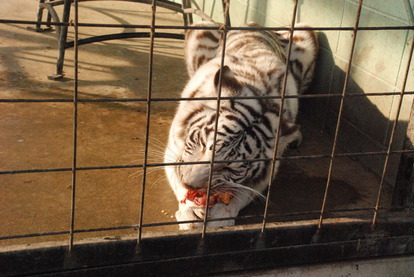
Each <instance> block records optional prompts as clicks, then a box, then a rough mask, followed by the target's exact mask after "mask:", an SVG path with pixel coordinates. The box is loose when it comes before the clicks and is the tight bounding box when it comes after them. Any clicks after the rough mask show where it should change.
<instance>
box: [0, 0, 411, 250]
mask: <svg viewBox="0 0 414 277" xmlns="http://www.w3.org/2000/svg"><path fill="white" fill-rule="evenodd" d="M80 2H87V1H78V0H73V1H70V0H64V1H44V0H40V1H39V5H40V7H39V14H40V16H39V15H38V20H37V21H36V20H33V21H30V20H11V19H7V18H2V19H0V24H2V25H3V26H7V24H12V25H13V26H27V25H32V26H36V28H37V30H40V29H41V28H42V27H43V26H46V27H54V28H56V30H57V31H58V37H57V40H58V42H59V57H58V62H57V63H56V66H57V69H56V73H55V74H53V75H52V77H51V79H59V78H64V75H63V71H62V70H63V67H64V66H65V67H67V68H71V70H73V73H72V74H73V75H72V76H73V80H71V83H72V84H73V88H72V92H71V96H69V94H66V95H65V96H64V97H60V96H57V97H55V96H53V97H47V96H46V97H41V98H37V97H34V98H30V97H22V98H17V97H13V96H11V97H1V98H0V103H1V104H2V105H3V106H5V105H11V104H17V105H42V104H50V103H51V104H57V103H59V104H60V103H62V104H67V105H71V108H70V110H71V112H72V116H71V118H72V127H71V128H70V130H71V132H70V136H71V139H70V142H71V146H70V151H71V155H70V156H71V165H70V166H63V167H54V166H48V167H37V166H33V167H27V168H19V167H3V168H0V176H2V177H3V178H8V177H10V176H17V175H24V174H51V173H65V174H68V175H67V176H69V175H70V179H71V181H70V184H68V188H69V190H70V209H66V210H67V211H68V213H69V216H68V215H66V217H65V218H68V219H69V228H67V229H61V230H57V231H49V232H27V233H22V234H13V233H2V235H0V241H12V242H14V241H19V239H24V238H39V237H42V238H46V240H47V237H51V236H57V235H64V236H65V237H69V242H68V249H69V251H72V249H73V248H74V246H75V244H76V239H75V236H76V235H77V234H93V235H94V236H95V235H96V234H100V233H105V232H107V231H120V232H121V234H122V231H123V230H128V231H131V233H132V234H135V235H134V237H135V238H136V241H137V242H138V245H140V244H145V240H146V239H145V238H143V234H144V233H145V230H146V229H147V230H153V229H152V228H157V227H164V226H172V227H173V228H177V226H178V224H180V223H181V224H182V223H201V224H202V226H203V228H202V229H201V230H200V231H196V233H197V234H201V237H202V239H203V240H208V239H207V238H208V237H209V233H210V235H211V236H215V234H216V231H211V232H210V231H209V230H210V229H209V228H207V227H208V222H211V221H214V220H216V221H220V220H223V219H209V217H208V214H209V211H210V210H209V207H208V205H206V206H205V207H204V209H205V211H204V214H205V217H204V218H202V219H200V220H196V221H188V222H177V221H175V220H164V221H163V220H159V221H157V222H155V221H151V220H148V219H146V213H147V212H148V210H147V208H146V205H147V201H151V200H148V197H149V196H148V193H149V192H148V191H149V187H150V186H151V184H149V182H148V176H149V174H150V173H151V170H153V169H163V168H164V167H168V166H181V165H191V164H194V165H197V164H204V165H209V166H210V173H209V176H210V177H209V181H208V187H207V192H206V193H207V199H209V197H210V194H211V186H212V176H213V174H214V168H215V165H217V164H224V163H229V162H250V163H255V162H266V163H271V164H272V165H273V166H271V168H272V173H271V174H270V176H271V177H270V178H269V180H268V187H267V195H266V201H265V203H262V204H263V207H262V208H263V209H262V208H260V209H259V210H260V211H259V212H257V211H256V212H255V213H253V214H242V215H239V216H237V217H236V218H224V219H236V220H238V221H239V222H243V220H246V221H247V222H248V221H249V220H250V219H252V218H254V219H255V222H256V223H258V222H260V227H259V229H260V233H261V234H266V233H267V232H273V231H272V230H273V228H274V225H273V224H270V223H274V222H280V221H283V219H284V218H289V217H292V218H294V219H309V218H312V219H315V220H316V221H315V222H316V223H314V226H316V228H315V229H312V232H313V236H312V241H313V242H317V241H319V240H320V239H321V238H320V236H321V232H322V230H323V227H324V224H325V220H327V221H328V222H329V224H331V221H330V219H331V218H335V217H336V216H335V214H338V215H339V216H342V215H345V214H346V215H349V214H350V215H351V216H350V217H351V218H352V217H353V216H352V215H354V214H355V215H359V214H361V212H363V213H364V215H365V216H366V217H364V218H365V220H367V221H369V222H370V223H369V225H371V226H372V228H375V226H376V225H377V224H378V217H379V216H380V215H381V214H383V215H389V214H391V213H390V211H391V210H392V208H394V209H395V208H396V207H391V206H392V205H391V203H390V202H389V201H388V202H387V203H385V204H384V203H383V202H384V201H383V194H384V190H385V188H384V187H385V186H386V183H387V174H388V171H390V168H389V167H390V163H391V162H393V161H395V160H392V159H391V158H390V157H397V156H398V157H399V156H400V155H410V154H412V153H413V152H414V150H410V149H406V148H398V149H397V148H396V147H394V144H395V140H396V136H397V128H398V124H399V123H400V122H401V120H400V113H401V110H402V109H403V103H404V99H408V98H407V97H410V96H411V95H412V94H413V93H414V92H413V91H410V90H409V89H407V83H408V82H409V80H410V72H411V71H412V61H411V60H412V56H413V45H414V41H413V39H414V37H413V30H414V26H413V25H412V24H411V25H408V26H375V27H365V26H360V20H361V12H362V10H363V7H364V2H363V1H362V0H359V1H358V3H357V4H356V7H357V11H356V13H355V15H354V17H353V20H352V22H353V23H352V27H295V24H296V22H297V21H298V19H297V14H298V7H299V6H298V4H299V2H298V1H293V8H292V11H291V12H292V15H291V17H290V19H291V24H290V27H273V26H271V27H258V26H253V27H252V26H249V27H236V26H231V25H230V17H231V14H230V10H231V5H235V4H233V3H230V1H228V0H227V1H222V3H223V19H222V22H224V23H223V24H222V25H221V26H220V28H216V27H197V26H192V25H189V23H191V22H192V20H193V19H192V18H191V17H188V16H187V15H186V14H184V13H183V14H182V16H183V20H182V24H181V23H180V24H176V25H168V24H162V25H159V24H157V18H158V17H157V16H158V14H159V7H166V8H170V9H173V10H174V9H175V11H176V12H179V13H181V5H178V4H175V3H170V2H169V1H161V0H158V1H157V0H153V1H132V2H138V3H144V4H150V7H151V9H150V10H149V11H147V15H148V16H149V24H122V23H121V24H118V23H117V24H112V23H100V22H99V23H87V22H81V21H80V19H79V14H80V9H82V8H84V6H82V7H79V4H80ZM184 2H185V3H184V5H183V6H184V7H189V6H191V3H190V1H184ZM61 5H63V11H62V13H63V17H62V21H59V20H58V19H59V17H58V16H57V13H56V11H55V8H57V7H59V6H61ZM85 9H86V4H85ZM44 11H47V12H48V18H47V20H46V21H42V18H43V17H42V15H41V13H42V12H44ZM69 12H71V13H72V16H73V20H69ZM33 14H34V11H33ZM52 19H53V20H52ZM87 27H88V28H97V29H99V28H102V29H111V30H112V29H114V28H115V29H119V28H124V29H125V28H131V29H142V30H144V31H143V32H126V31H124V32H122V33H119V34H117V35H107V34H105V35H101V36H95V37H92V38H91V37H87V38H82V39H80V38H79V35H80V34H81V35H82V36H83V34H82V31H81V30H82V28H87ZM194 29H206V30H220V31H222V32H223V38H222V40H223V45H224V46H225V45H226V38H227V35H228V33H229V32H231V31H234V30H242V31H243V30H257V31H262V30H267V31H281V30H284V31H287V32H289V33H290V40H289V44H288V48H287V59H286V60H287V61H286V71H285V72H286V73H285V74H284V77H283V80H282V85H281V86H282V88H283V89H282V94H281V95H280V96H254V97H238V96H234V97H229V96H222V95H221V82H222V80H221V77H220V80H219V83H220V86H219V87H220V89H219V92H218V95H217V97H209V98H205V97H202V98H181V97H179V96H174V97H171V96H169V95H162V96H159V95H156V96H154V86H155V85H156V83H157V81H158V80H159V76H157V79H156V77H154V76H155V74H157V73H156V72H155V69H154V68H155V65H154V64H155V63H156V59H157V58H156V57H154V55H155V53H158V52H159V51H161V52H162V50H163V49H161V48H160V49H161V50H157V46H156V42H157V39H179V40H182V39H184V35H183V34H182V32H184V31H186V30H194ZM299 30H314V31H319V32H330V31H335V32H336V31H338V32H350V33H352V35H351V37H352V40H351V41H349V45H350V46H349V58H348V59H347V60H346V61H345V64H346V67H345V70H344V77H343V80H342V81H343V83H342V87H341V90H340V93H329V94H327V93H319V92H318V91H311V93H308V94H303V95H297V96H291V95H286V86H287V79H288V72H289V70H290V69H289V67H290V66H291V65H290V63H289V57H290V54H291V51H292V44H293V41H294V40H293V34H294V32H295V31H299ZM398 30H400V31H401V30H402V31H407V32H408V34H409V36H411V37H413V39H411V40H407V45H408V46H407V49H408V50H407V53H408V54H407V57H408V58H407V59H406V60H405V61H404V62H402V63H401V68H398V69H396V70H398V71H399V72H402V76H403V78H402V81H401V82H400V89H399V90H398V91H389V90H387V89H385V91H382V92H377V91H373V92H369V96H370V97H384V98H385V97H394V99H395V103H397V104H396V106H395V110H394V115H393V119H392V122H391V126H392V127H391V128H390V129H389V130H384V132H385V131H386V132H388V139H387V140H386V141H385V144H384V147H383V148H382V149H381V150H372V151H371V150H369V151H367V150H364V149H361V150H360V151H342V150H341V149H340V146H339V141H340V140H341V135H342V133H343V132H341V128H342V127H343V126H342V125H343V124H344V123H343V121H344V120H346V119H344V113H345V111H344V109H346V106H345V101H349V99H362V98H365V97H367V93H365V92H363V91H362V92H355V93H350V92H349V90H352V87H351V88H350V86H351V81H350V78H351V72H352V70H355V69H353V64H354V60H355V59H356V58H357V59H361V57H359V56H358V57H355V46H356V43H357V39H358V38H359V34H360V33H361V32H379V31H398ZM164 31H166V32H164ZM68 33H69V34H71V35H73V41H67V37H68ZM131 38H134V39H136V38H139V39H143V38H146V39H149V41H148V43H147V44H146V45H145V47H147V49H146V51H147V53H146V54H147V59H146V61H145V65H146V66H147V76H145V77H142V76H139V78H140V79H145V81H146V84H147V88H146V93H145V95H143V94H142V95H141V96H139V97H121V98H118V97H111V96H109V97H94V96H92V97H84V96H80V95H79V87H80V86H82V85H83V82H84V81H85V79H84V78H83V79H82V78H80V76H81V74H82V71H83V68H84V67H85V66H87V64H86V63H85V64H83V63H82V61H81V60H80V57H79V55H82V48H81V47H80V46H81V45H84V44H89V43H92V42H103V41H106V40H114V39H131ZM132 43H135V41H133V42H132ZM71 48H73V64H71V65H70V64H68V63H67V62H65V61H64V60H65V51H66V50H68V49H71ZM225 48H226V47H223V48H222V51H223V55H222V60H221V70H223V67H224V65H225V61H224V54H225V51H226V49H225ZM157 51H158V52H157ZM362 59H363V57H362ZM64 64H65V65H64ZM171 70H174V69H171ZM320 81H321V79H319V80H317V82H320ZM50 82H53V81H50ZM6 89H7V88H6ZM157 89H158V88H157ZM4 95H6V94H4ZM247 99H261V100H272V99H277V100H279V101H280V103H281V107H280V109H279V118H281V117H282V113H283V110H284V109H283V107H284V104H285V103H286V99H300V100H305V101H306V100H318V101H322V102H323V101H334V102H335V103H336V104H337V109H336V110H335V113H334V114H335V116H334V118H330V120H331V121H332V122H333V123H332V126H333V128H332V134H331V137H332V140H331V141H330V144H329V145H326V146H325V149H327V151H325V152H324V153H319V152H313V153H304V154H303V153H302V154H301V153H299V154H298V153H296V154H294V153H293V154H289V153H288V155H285V156H282V157H280V156H279V155H277V153H278V147H279V145H280V144H279V140H280V137H279V134H280V133H281V128H282V126H281V122H282V121H279V123H278V126H277V128H276V129H277V132H276V137H275V143H274V149H273V155H272V158H267V159H253V160H252V159H241V160H240V159H237V160H234V161H232V160H228V159H227V160H220V159H216V158H215V157H214V155H213V157H212V159H211V160H206V161H201V162H180V161H177V162H175V163H165V162H163V161H159V160H157V161H155V162H154V161H152V160H151V158H150V156H151V151H152V150H151V147H152V146H151V138H152V137H156V131H155V132H154V130H153V129H151V124H152V122H151V120H152V118H153V114H154V109H157V108H156V107H155V105H156V104H159V103H161V104H163V103H167V104H174V105H176V103H180V102H184V101H186V102H191V101H215V102H216V105H217V106H216V116H215V128H214V129H215V133H214V143H213V153H215V151H214V147H215V145H216V143H215V142H216V139H217V131H216V130H217V126H218V119H219V110H220V105H222V103H223V101H227V100H247ZM100 103H105V104H108V103H109V104H118V103H121V104H124V103H125V104H130V103H132V104H139V105H141V106H140V108H139V110H140V112H141V114H142V118H141V119H144V120H143V121H142V122H141V123H140V124H142V126H141V127H142V129H140V131H143V132H142V133H140V134H139V138H138V139H139V140H140V142H142V145H143V150H142V159H139V160H138V162H136V161H134V162H132V163H128V164H121V163H114V164H109V165H108V164H104V165H102V164H101V165H99V164H98V165H92V166H85V165H84V164H85V163H84V162H79V159H80V158H79V153H80V150H79V147H81V144H82V143H85V141H84V140H82V141H80V140H79V139H80V133H79V132H80V127H79V124H82V125H83V124H85V123H84V122H85V120H87V119H86V116H85V113H84V112H82V111H81V110H80V108H79V105H94V104H100ZM324 103H325V102H324ZM328 105H329V102H328ZM328 105H326V107H328ZM134 109H137V108H136V107H135V108H134ZM168 109H171V108H170V107H169V108H168ZM326 114H327V113H326ZM83 116H85V117H83ZM373 120H375V119H373ZM81 130H82V132H83V129H82V128H81ZM360 157H369V158H373V159H376V157H381V161H382V165H381V170H380V172H379V179H377V180H378V183H376V184H373V189H372V190H373V191H376V193H375V195H374V196H373V198H374V199H375V201H374V202H373V203H371V205H364V206H363V207H360V206H358V205H356V206H354V207H352V206H347V207H346V208H336V209H334V208H330V209H327V205H328V201H329V199H330V197H331V198H332V193H331V190H332V182H333V178H334V177H333V176H334V174H335V170H336V168H337V167H338V166H340V165H341V161H342V159H348V158H352V159H358V158H360ZM278 161H281V162H282V163H283V162H292V163H300V162H303V161H311V162H312V161H323V162H324V168H325V169H326V176H325V178H324V179H323V182H324V185H323V190H322V193H321V195H319V198H317V199H318V200H317V201H316V200H315V202H317V203H316V204H315V207H318V208H316V209H314V210H303V211H290V212H280V213H277V214H274V213H273V214H272V212H271V211H270V210H269V207H270V206H272V205H274V201H273V200H272V199H273V198H274V197H275V196H274V192H275V191H276V193H277V192H278V190H279V189H282V188H280V187H277V185H276V188H275V180H274V177H273V176H274V174H273V169H274V168H275V166H274V165H275V163H276V162H278ZM106 170H109V171H116V170H135V171H137V170H139V172H140V173H139V178H137V179H136V180H135V181H134V186H135V190H136V193H137V195H138V196H137V197H136V198H137V199H136V200H137V206H134V213H135V215H136V216H135V217H134V220H133V221H134V223H133V224H115V225H114V226H111V227H95V226H93V227H91V228H77V226H78V225H77V220H78V216H79V215H78V209H79V206H78V204H79V201H78V197H79V196H78V191H79V190H80V189H82V188H81V187H80V185H79V180H80V177H79V175H80V174H82V173H83V172H93V173H95V172H97V174H99V172H100V171H106ZM355 175H358V173H357V172H356V173H355ZM277 176H278V175H276V177H275V178H278V177H277ZM66 179H67V178H66ZM92 182H93V181H92ZM161 194H162V193H161ZM52 197H53V196H52ZM157 197H158V196H157ZM16 198H17V199H18V197H16ZM5 200H6V201H3V204H2V206H3V205H8V204H7V201H10V199H9V200H7V199H5ZM288 201H292V200H291V199H290V200H288ZM398 208H399V209H404V211H405V212H407V211H411V210H412V203H411V205H410V204H408V205H404V206H403V207H398ZM148 214H150V213H148ZM367 215H368V217H367ZM355 218H358V216H355ZM7 220H10V219H7ZM5 223H6V224H7V222H5ZM269 224H270V225H271V226H270V227H269ZM329 224H328V225H329ZM241 225H242V224H241ZM85 226H88V225H85ZM98 226H99V225H98ZM256 227H257V225H256ZM248 229H249V228H248V227H247V225H246V230H248ZM227 231H228V232H231V230H230V229H229V230H227ZM407 231H409V230H407ZM222 232H226V230H222ZM131 233H129V234H131ZM176 236H177V237H178V238H179V237H180V236H183V234H176ZM60 238H62V236H61V237H60ZM236 252H237V251H236Z"/></svg>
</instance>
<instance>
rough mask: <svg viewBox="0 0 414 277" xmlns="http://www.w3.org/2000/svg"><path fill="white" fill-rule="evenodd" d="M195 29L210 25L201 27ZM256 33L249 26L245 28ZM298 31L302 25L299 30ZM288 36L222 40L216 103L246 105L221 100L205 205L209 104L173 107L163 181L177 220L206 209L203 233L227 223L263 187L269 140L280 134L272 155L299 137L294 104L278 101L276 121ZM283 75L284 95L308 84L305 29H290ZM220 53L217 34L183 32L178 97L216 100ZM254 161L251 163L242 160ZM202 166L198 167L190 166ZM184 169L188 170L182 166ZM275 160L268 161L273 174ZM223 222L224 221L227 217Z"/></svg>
mask: <svg viewBox="0 0 414 277" xmlns="http://www.w3.org/2000/svg"><path fill="white" fill-rule="evenodd" d="M195 26H214V27H218V25H217V24H216V23H213V22H202V23H198V24H195ZM246 26H251V27H255V28H257V27H258V26H259V25H256V24H254V23H250V24H247V25H246ZM300 26H303V25H300ZM288 38H289V32H270V31H254V30H247V31H246V30H237V31H236V30H233V31H230V32H228V34H227V43H226V49H225V50H226V51H225V59H224V67H223V68H222V83H221V85H222V87H221V97H234V96H236V97H249V99H227V100H221V102H220V110H219V113H218V114H219V118H218V126H217V136H216V141H215V155H214V161H218V162H217V163H214V167H213V176H212V184H211V194H210V195H211V198H210V199H208V200H207V199H206V190H207V184H208V180H209V173H210V161H211V159H212V155H213V153H212V149H213V148H214V147H213V143H214V129H215V123H216V109H217V101H216V100H202V101H200V100H197V101H181V102H180V104H179V107H178V110H177V112H176V115H175V117H174V120H173V122H172V125H171V129H170V134H169V140H168V145H167V148H166V151H165V156H164V161H165V163H174V164H178V165H174V166H167V167H166V175H167V177H168V180H169V183H170V186H171V188H172V189H173V191H174V193H175V196H176V197H177V200H178V202H179V209H178V211H177V212H176V218H177V220H178V221H195V220H198V221H199V220H200V219H204V211H205V205H209V213H208V215H209V219H218V218H226V219H225V220H219V221H216V220H215V221H209V222H208V226H209V227H220V226H228V225H234V223H235V221H234V219H233V218H234V217H236V216H237V215H238V213H239V211H240V210H241V209H242V208H243V207H245V206H246V205H247V204H249V203H250V202H251V201H252V199H253V198H254V197H256V196H258V195H261V193H262V192H263V191H264V190H265V189H266V187H267V185H268V183H269V178H270V172H271V165H272V162H271V161H269V159H271V158H272V157H273V150H274V142H275V136H276V135H277V134H276V133H277V128H278V124H279V121H281V123H280V124H281V134H280V139H279V145H278V153H277V155H278V157H280V156H281V155H282V154H283V151H284V150H285V149H286V147H287V146H288V144H289V143H290V142H292V141H295V140H300V139H301V133H300V131H299V126H298V125H296V124H295V120H296V115H297V112H298V99H297V98H288V99H285V103H284V109H283V113H282V114H283V116H282V118H279V110H280V106H281V100H280V99H269V98H267V99H258V98H256V99H255V98H252V97H255V96H280V95H281V94H282V89H283V88H282V86H283V78H284V74H285V71H286V62H285V61H286V48H287V44H288ZM293 41H294V43H293V47H292V50H291V56H290V60H289V61H290V70H289V72H288V76H287V84H286V94H285V95H286V96H295V95H297V94H298V93H301V92H303V91H304V90H305V89H306V88H307V87H308V85H309V83H310V82H311V79H312V76H313V72H314V65H315V59H316V55H317V51H318V43H317V39H316V35H315V34H314V32H312V31H295V32H294V37H293ZM221 54H222V32H221V31H220V30H197V29H192V30H189V31H187V33H186V40H185V58H186V64H187V71H188V74H189V76H190V80H189V82H188V84H187V85H186V87H185V89H184V91H183V92H182V98H204V97H210V98H211V97H217V95H218V91H219V80H220V73H221V72H220V71H221V70H220V65H221ZM248 160H257V161H248ZM193 162H202V163H200V164H191V163H193ZM188 163H190V164H188ZM278 166H279V161H277V162H276V163H275V170H274V173H275V174H276V173H277V169H278ZM229 218H230V219H229ZM200 225H201V224H200V223H199V222H185V223H183V224H180V229H192V228H197V227H199V226H200Z"/></svg>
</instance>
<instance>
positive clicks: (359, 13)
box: [315, 0, 363, 238]
mask: <svg viewBox="0 0 414 277" xmlns="http://www.w3.org/2000/svg"><path fill="white" fill-rule="evenodd" d="M362 2H363V0H359V2H358V10H357V13H356V17H355V25H354V30H353V38H352V44H351V50H350V54H349V60H348V67H347V70H346V75H345V81H344V87H343V90H342V94H341V100H340V104H339V111H338V119H337V122H336V128H335V136H334V140H333V145H332V152H331V157H330V161H329V169H328V176H327V181H326V187H325V193H324V196H323V201H322V206H321V214H320V216H319V221H318V229H317V233H316V236H315V238H316V237H317V236H318V234H319V233H320V230H321V228H322V224H323V219H324V214H325V209H326V200H327V198H328V191H329V187H330V185H331V177H332V169H333V162H334V159H335V154H336V151H337V142H338V137H339V128H340V126H341V120H342V112H343V107H344V102H345V97H346V90H347V88H348V81H349V76H350V73H351V68H352V58H353V56H354V49H355V42H356V38H357V34H358V30H357V28H358V25H359V20H360V17H361V11H362Z"/></svg>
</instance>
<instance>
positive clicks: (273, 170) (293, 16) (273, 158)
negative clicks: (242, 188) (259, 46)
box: [262, 0, 298, 233]
mask: <svg viewBox="0 0 414 277" xmlns="http://www.w3.org/2000/svg"><path fill="white" fill-rule="evenodd" d="M297 9H298V1H297V0H294V5H293V13H292V19H291V23H290V33H289V44H288V51H287V55H286V66H285V70H286V71H285V74H284V76H283V84H282V95H281V96H280V102H281V103H280V109H279V122H278V125H277V131H276V137H275V142H274V146H273V157H272V167H271V169H270V178H269V184H268V185H267V195H266V204H265V209H264V212H263V222H262V233H264V231H265V230H266V223H267V216H268V212H269V203H270V188H271V187H272V183H273V179H274V176H273V175H274V173H275V165H276V162H278V161H277V160H276V159H277V158H278V157H277V152H278V148H279V139H280V130H281V126H282V124H281V122H282V116H283V109H284V103H285V94H286V84H287V78H288V75H289V60H290V56H291V51H292V45H293V32H294V28H295V21H296V14H297Z"/></svg>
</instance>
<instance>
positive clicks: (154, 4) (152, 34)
mask: <svg viewBox="0 0 414 277" xmlns="http://www.w3.org/2000/svg"><path fill="white" fill-rule="evenodd" d="M156 9H157V0H152V5H151V31H150V53H149V68H148V70H149V72H148V91H147V99H146V102H147V114H146V121H145V122H146V123H145V124H146V126H145V146H144V161H143V163H142V165H143V166H142V170H143V173H142V191H141V206H140V214H139V224H138V244H139V243H141V240H142V222H143V219H144V206H145V205H144V202H145V189H146V182H147V162H148V141H149V132H150V118H151V95H152V76H153V61H154V38H155V13H156Z"/></svg>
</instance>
